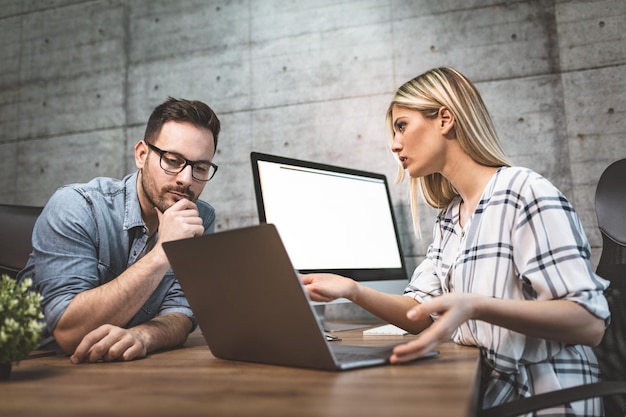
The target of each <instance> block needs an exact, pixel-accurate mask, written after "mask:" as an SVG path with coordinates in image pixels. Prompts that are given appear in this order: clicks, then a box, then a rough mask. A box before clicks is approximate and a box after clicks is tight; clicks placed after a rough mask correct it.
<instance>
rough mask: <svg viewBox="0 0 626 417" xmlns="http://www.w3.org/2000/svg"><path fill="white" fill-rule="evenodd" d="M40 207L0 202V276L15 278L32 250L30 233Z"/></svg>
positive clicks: (39, 212)
mask: <svg viewBox="0 0 626 417" xmlns="http://www.w3.org/2000/svg"><path fill="white" fill-rule="evenodd" d="M41 210H42V207H31V206H15V205H6V204H0V276H2V275H4V274H6V275H9V276H10V277H12V278H15V276H16V275H17V273H18V272H19V270H20V269H22V268H23V267H24V266H25V265H26V261H27V260H28V255H29V254H30V252H31V251H32V243H31V238H32V233H33V227H34V226H35V221H36V220H37V218H38V217H39V214H41Z"/></svg>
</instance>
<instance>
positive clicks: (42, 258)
mask: <svg viewBox="0 0 626 417" xmlns="http://www.w3.org/2000/svg"><path fill="white" fill-rule="evenodd" d="M137 177H138V172H135V173H134V174H131V175H128V176H126V177H125V178H123V179H122V180H119V179H113V178H95V179H93V180H92V181H90V182H89V183H86V184H72V185H67V186H63V187H61V188H59V189H58V190H57V191H56V192H55V193H54V195H52V197H51V198H50V200H49V201H48V203H47V204H46V207H45V208H44V210H43V212H42V214H41V216H40V217H39V219H38V220H37V223H36V224H35V228H34V230H33V252H32V253H31V255H30V258H29V260H28V263H27V265H26V267H25V268H24V269H23V270H22V271H20V273H19V274H18V280H20V281H21V280H23V279H24V278H27V277H30V278H32V280H33V288H34V290H36V291H38V292H39V293H41V295H42V296H43V301H42V308H43V312H44V316H45V322H46V328H45V329H44V339H43V341H42V343H41V345H42V346H43V345H46V344H48V343H49V342H52V341H53V337H52V330H53V329H54V328H55V326H56V325H57V323H58V321H59V319H60V318H61V316H62V315H63V313H64V312H65V310H66V309H67V307H68V305H69V304H70V302H71V301H72V300H73V299H74V297H75V296H76V295H77V294H79V293H81V292H83V291H87V290H90V289H93V288H96V287H99V286H101V285H103V284H106V283H107V282H109V281H112V280H114V279H115V278H117V277H118V276H119V275H120V274H121V273H123V272H124V271H125V270H126V269H128V267H130V266H131V265H133V264H134V263H135V262H136V261H137V260H138V259H140V258H141V257H142V256H143V255H145V254H146V253H147V252H149V251H150V249H152V247H153V246H154V244H155V243H156V240H157V237H156V236H153V237H152V239H149V231H148V228H147V227H146V225H145V223H144V221H143V219H142V217H141V208H140V205H139V200H138V197H137ZM196 204H197V206H198V211H199V214H200V217H201V218H202V220H203V226H204V233H205V234H207V233H212V232H213V230H214V228H215V210H214V209H213V207H212V206H211V205H209V204H208V203H206V202H204V201H200V200H198V201H196ZM94 308H97V305H96V306H94ZM174 312H178V313H182V314H185V315H186V316H188V317H190V318H191V319H192V321H193V322H194V327H195V319H194V318H193V314H192V312H191V309H190V308H189V304H188V303H187V300H186V298H185V297H184V294H183V292H182V289H181V287H180V284H179V283H178V280H177V279H176V277H175V276H174V273H173V272H172V270H171V269H170V270H168V271H167V273H166V274H165V276H164V278H163V279H162V280H161V282H160V284H159V285H158V287H157V288H156V289H155V291H154V293H153V294H152V295H151V296H150V298H149V299H148V300H147V301H146V303H145V304H144V305H143V306H142V307H141V308H140V309H139V311H138V312H137V314H136V315H135V316H134V317H133V318H132V319H131V320H130V321H129V322H128V323H127V324H126V325H125V326H124V327H126V328H131V327H133V326H136V325H138V324H141V323H144V322H146V321H148V320H150V319H152V318H154V317H155V316H158V315H162V314H166V313H174Z"/></svg>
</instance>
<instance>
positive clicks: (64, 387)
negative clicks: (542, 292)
mask: <svg viewBox="0 0 626 417" xmlns="http://www.w3.org/2000/svg"><path fill="white" fill-rule="evenodd" d="M337 334H338V335H340V336H341V337H342V339H343V341H342V342H333V343H349V344H372V345H376V344H388V343H396V342H399V341H403V340H409V339H410V338H412V337H413V336H363V335H362V329H361V330H351V331H345V332H339V333H337ZM440 352H441V355H440V356H439V357H438V358H436V359H429V360H425V361H422V362H415V363H412V364H408V365H400V366H382V367H374V368H366V369H359V370H353V371H344V372H327V371H314V370H307V369H297V368H286V367H279V366H270V365H258V364H250V363H239V362H230V361H223V360H220V359H216V358H214V357H213V356H212V355H211V353H210V351H209V349H208V348H207V346H206V344H205V342H204V339H203V338H202V336H201V334H200V333H199V332H198V331H196V332H194V333H192V334H191V335H190V337H189V340H188V342H187V344H186V345H185V347H183V348H181V349H177V350H172V351H168V352H161V353H157V354H153V355H150V356H149V357H148V358H145V359H141V360H136V361H132V362H113V363H96V364H81V365H72V364H70V362H69V358H68V357H66V356H61V355H59V356H49V357H40V358H34V359H28V360H25V361H22V362H21V363H20V364H19V365H17V366H14V367H13V374H12V377H11V379H10V380H9V381H5V382H0V416H3V417H13V416H64V417H66V416H81V417H82V416H106V417H112V416H125V417H137V416H146V417H148V416H149V417H159V416H168V417H178V416H180V417H191V416H242V417H243V416H245V417H252V416H277V417H280V416H285V417H296V416H358V417H363V416H380V417H385V416H394V417H400V416H434V417H446V416H465V415H469V414H470V408H471V407H472V406H473V405H472V401H473V390H474V386H475V381H476V368H477V359H478V350H477V349H474V348H469V347H462V346H457V345H455V344H453V343H446V344H444V345H442V346H441V348H440Z"/></svg>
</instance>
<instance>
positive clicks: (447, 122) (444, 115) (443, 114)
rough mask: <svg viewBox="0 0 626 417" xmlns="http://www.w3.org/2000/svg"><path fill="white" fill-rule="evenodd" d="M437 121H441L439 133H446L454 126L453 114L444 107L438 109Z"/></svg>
mask: <svg viewBox="0 0 626 417" xmlns="http://www.w3.org/2000/svg"><path fill="white" fill-rule="evenodd" d="M439 123H441V133H442V134H443V135H447V134H448V133H450V132H451V131H452V128H453V127H454V115H453V114H452V112H451V111H450V110H448V109H447V108H445V107H442V108H440V109H439Z"/></svg>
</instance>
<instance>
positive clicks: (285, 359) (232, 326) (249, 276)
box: [163, 224, 436, 370]
mask: <svg viewBox="0 0 626 417" xmlns="http://www.w3.org/2000/svg"><path fill="white" fill-rule="evenodd" d="M163 248H164V249H165V252H166V254H167V257H168V258H169V260H170V263H171V265H172V268H173V270H174V273H175V274H176V276H177V278H178V280H179V282H180V284H181V286H182V288H183V291H184V292H185V295H186V297H187V299H188V301H189V304H190V306H191V309H192V310H193V312H194V315H195V317H196V319H197V320H198V325H199V327H200V329H201V331H202V334H203V336H204V338H205V340H206V342H207V344H208V346H209V348H210V349H211V352H212V353H213V355H215V356H216V357H217V358H221V359H228V360H235V361H246V362H256V363H264V364H272V365H283V366H293V367H302V368H312V369H321V370H347V369H354V368H360V367H366V366H375V365H383V364H386V363H388V362H389V357H390V355H391V351H392V349H393V346H385V347H372V346H348V345H337V344H333V343H334V342H328V341H327V340H326V337H325V335H324V331H323V329H322V327H321V325H320V323H319V322H318V319H317V317H316V315H315V314H314V311H313V307H312V306H311V304H310V302H309V298H308V296H307V294H306V291H305V290H304V288H303V286H302V284H301V282H300V280H299V278H298V276H297V274H296V272H295V270H294V268H293V266H292V264H291V261H290V260H289V257H288V255H287V252H286V250H285V247H284V246H283V243H282V241H281V238H280V236H279V234H278V231H277V229H276V228H275V226H274V225H272V224H261V225H258V226H252V227H246V228H241V229H233V230H228V231H224V232H218V233H214V234H210V235H206V236H201V237H197V238H191V239H183V240H178V241H172V242H167V243H164V244H163ZM435 354H436V353H433V355H435Z"/></svg>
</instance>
